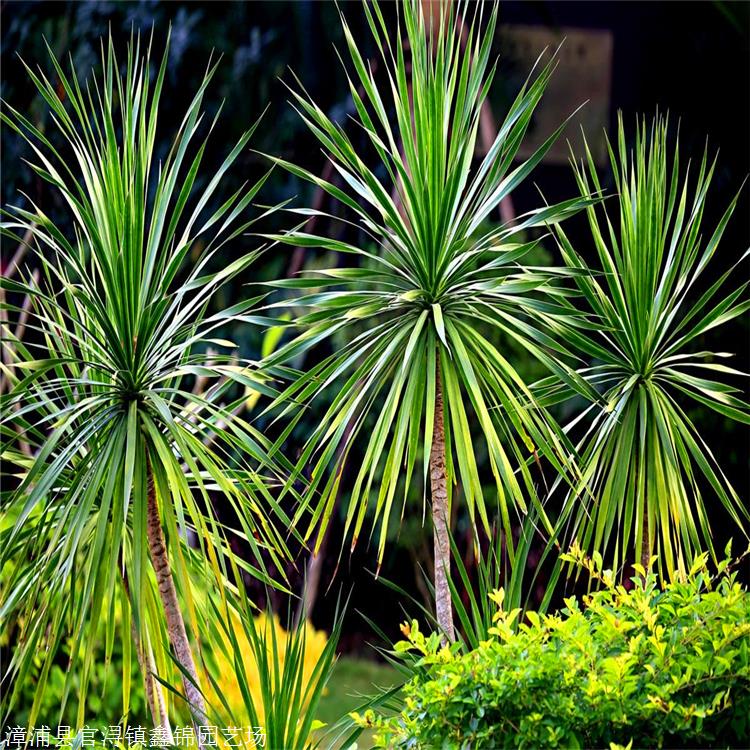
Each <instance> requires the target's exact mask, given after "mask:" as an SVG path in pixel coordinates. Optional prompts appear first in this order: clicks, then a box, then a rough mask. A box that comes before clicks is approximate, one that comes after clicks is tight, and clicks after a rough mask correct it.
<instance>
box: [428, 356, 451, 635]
mask: <svg viewBox="0 0 750 750" xmlns="http://www.w3.org/2000/svg"><path fill="white" fill-rule="evenodd" d="M430 490H431V494H432V525H433V536H434V540H433V541H434V547H435V614H436V616H437V622H438V626H439V627H440V629H441V630H442V631H443V633H444V634H445V637H446V638H447V639H448V640H449V641H455V640H456V634H455V631H454V629H453V607H452V605H451V590H450V586H449V585H448V580H449V578H450V573H451V546H450V537H449V534H450V529H449V518H450V515H449V512H448V481H447V477H446V474H445V426H444V424H443V388H442V383H441V380H440V360H438V363H437V368H436V372H435V421H434V424H433V432H432V449H431V450H430Z"/></svg>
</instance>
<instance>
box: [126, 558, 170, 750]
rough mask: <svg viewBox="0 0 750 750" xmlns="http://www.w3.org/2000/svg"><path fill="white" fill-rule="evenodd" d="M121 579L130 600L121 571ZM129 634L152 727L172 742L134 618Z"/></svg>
mask: <svg viewBox="0 0 750 750" xmlns="http://www.w3.org/2000/svg"><path fill="white" fill-rule="evenodd" d="M122 581H123V584H124V586H125V593H126V594H127V597H128V600H129V601H130V602H131V606H132V601H133V600H132V598H131V596H130V584H129V583H128V577H127V575H126V574H125V572H124V571H123V574H122ZM130 634H131V636H132V638H133V643H134V644H135V652H136V655H137V656H138V666H139V667H140V668H141V674H142V675H143V687H144V690H145V693H146V701H147V702H148V708H149V711H150V713H151V720H152V721H153V724H154V727H161V728H162V729H164V731H165V732H166V737H167V738H168V741H169V744H170V745H173V744H174V738H173V737H172V726H171V725H170V723H169V714H168V713H167V706H166V701H165V700H164V688H163V687H162V684H161V683H160V682H158V681H156V680H154V675H155V674H156V664H154V654H153V651H152V650H151V647H150V646H149V648H148V652H147V651H146V649H145V648H144V646H143V642H142V641H141V639H140V636H139V635H138V631H137V630H136V627H135V620H133V619H132V618H131V620H130Z"/></svg>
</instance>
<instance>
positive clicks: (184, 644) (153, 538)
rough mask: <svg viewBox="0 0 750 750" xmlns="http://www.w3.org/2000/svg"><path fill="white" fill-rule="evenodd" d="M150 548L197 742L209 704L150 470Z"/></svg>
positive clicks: (205, 721) (168, 629) (205, 722)
mask: <svg viewBox="0 0 750 750" xmlns="http://www.w3.org/2000/svg"><path fill="white" fill-rule="evenodd" d="M148 549H149V553H150V554H151V564H152V565H153V566H154V572H155V573H156V583H157V586H158V587H159V596H160V597H161V602H162V606H163V607H164V615H165V617H166V620H167V632H168V634H169V641H170V643H171V644H172V648H173V650H174V655H175V658H176V660H177V662H178V664H179V665H180V666H181V668H182V670H183V677H182V685H183V688H184V691H185V697H186V698H187V700H188V703H189V704H190V706H189V707H190V713H191V714H192V716H193V723H194V724H195V736H196V739H199V737H200V734H199V731H198V728H199V727H200V726H206V725H208V719H207V718H206V705H205V703H204V701H203V696H202V695H201V692H200V689H199V688H198V684H199V683H198V673H197V672H196V669H195V662H194V661H193V654H192V651H191V650H190V641H188V637H187V632H186V631H185V622H184V620H183V619H182V612H181V610H180V605H179V602H178V601H177V589H175V585H174V579H173V578H172V570H171V569H170V567H169V557H168V556H167V545H166V540H165V539H164V531H163V529H162V527H161V518H160V517H159V506H158V503H157V499H156V489H155V487H154V478H153V476H152V475H151V472H150V469H149V478H148ZM198 746H199V747H202V743H201V742H200V741H198Z"/></svg>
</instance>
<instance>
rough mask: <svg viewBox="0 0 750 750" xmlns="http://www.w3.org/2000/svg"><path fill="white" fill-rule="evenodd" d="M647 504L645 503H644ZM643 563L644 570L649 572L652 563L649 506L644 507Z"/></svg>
mask: <svg viewBox="0 0 750 750" xmlns="http://www.w3.org/2000/svg"><path fill="white" fill-rule="evenodd" d="M644 505H645V503H644ZM641 565H643V568H644V570H645V571H646V573H648V569H649V567H650V565H651V544H650V541H649V533H648V508H645V507H644V509H643V538H642V540H641Z"/></svg>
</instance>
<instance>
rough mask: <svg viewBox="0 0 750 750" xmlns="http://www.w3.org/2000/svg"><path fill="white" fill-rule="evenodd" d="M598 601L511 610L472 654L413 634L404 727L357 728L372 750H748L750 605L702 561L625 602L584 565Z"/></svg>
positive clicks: (617, 588) (643, 579)
mask: <svg viewBox="0 0 750 750" xmlns="http://www.w3.org/2000/svg"><path fill="white" fill-rule="evenodd" d="M563 557H565V558H566V559H567V560H568V561H569V562H571V563H572V564H575V565H584V566H585V567H586V568H587V569H588V570H589V571H590V572H591V573H592V574H593V575H594V576H595V577H596V578H597V579H598V582H599V584H600V585H602V587H603V588H602V590H600V591H597V592H596V593H594V594H592V595H589V596H585V597H584V600H583V605H581V604H580V603H579V601H578V600H577V599H576V597H574V596H571V597H569V598H567V599H566V600H565V607H564V608H563V609H562V610H561V611H560V612H559V613H555V614H550V615H541V616H540V615H539V614H538V613H536V612H534V611H528V612H527V613H526V617H525V618H524V620H521V615H520V610H519V609H511V610H508V608H507V607H506V606H505V605H504V593H505V592H504V591H502V590H499V591H495V592H493V594H492V595H491V596H492V598H493V601H494V603H495V604H496V605H497V609H496V612H495V615H494V625H493V627H492V628H491V632H490V637H489V638H488V639H487V640H485V641H483V642H482V643H480V644H479V646H478V647H477V648H476V649H474V650H473V651H471V652H469V653H460V652H457V650H456V649H455V648H452V649H448V648H445V647H441V644H440V638H439V636H438V634H436V633H433V634H431V635H425V634H423V633H422V632H420V630H419V627H418V625H417V622H416V621H413V622H411V623H405V624H404V625H403V626H402V630H403V632H404V634H405V639H404V640H403V641H401V642H399V643H397V644H396V649H397V650H398V651H401V652H404V653H410V652H413V654H414V658H415V659H419V662H418V663H419V664H420V670H419V671H418V672H417V673H416V674H415V676H414V678H413V679H412V680H411V681H410V682H409V683H408V684H407V685H406V686H405V688H404V703H403V706H402V708H401V710H400V711H399V712H397V713H396V714H395V715H386V714H385V713H384V712H383V711H381V710H375V709H370V710H368V711H365V712H364V713H362V714H360V715H358V716H356V717H355V718H356V719H357V720H358V723H359V724H360V726H364V727H369V728H370V729H371V730H372V729H374V730H375V746H376V747H387V748H400V747H404V748H405V747H452V748H464V747H472V748H522V747H563V748H577V747H622V746H626V745H627V747H739V746H741V745H742V744H743V741H744V740H746V739H747V737H748V732H750V720H749V719H748V716H750V647H748V643H749V639H748V635H750V621H749V620H748V617H749V616H750V594H748V591H747V589H746V588H744V587H743V586H741V585H740V584H739V583H738V582H737V580H736V572H734V573H732V572H729V570H728V561H724V562H722V563H720V565H719V573H718V575H717V576H715V577H712V576H711V575H710V574H709V571H708V569H707V564H706V563H707V560H708V555H707V554H706V553H704V554H702V555H699V556H697V557H696V558H695V560H694V561H693V563H692V565H691V567H690V570H689V571H688V573H687V574H686V576H685V577H684V578H680V580H676V581H673V582H671V583H669V584H667V585H666V586H664V587H662V586H660V585H659V583H658V580H657V577H656V575H654V574H653V573H649V574H648V575H646V574H645V572H644V570H643V569H642V568H641V567H640V564H636V567H637V568H638V569H639V570H638V573H639V574H638V576H637V577H635V578H633V581H632V583H633V585H632V586H631V587H630V589H629V590H628V589H626V588H625V587H624V586H622V585H618V584H617V583H616V580H615V578H614V576H613V575H612V572H611V571H603V570H602V569H601V564H600V563H598V562H594V561H592V560H590V559H588V558H585V556H583V555H582V553H581V550H580V548H578V549H577V550H573V551H572V552H571V554H569V555H564V556H563Z"/></svg>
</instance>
